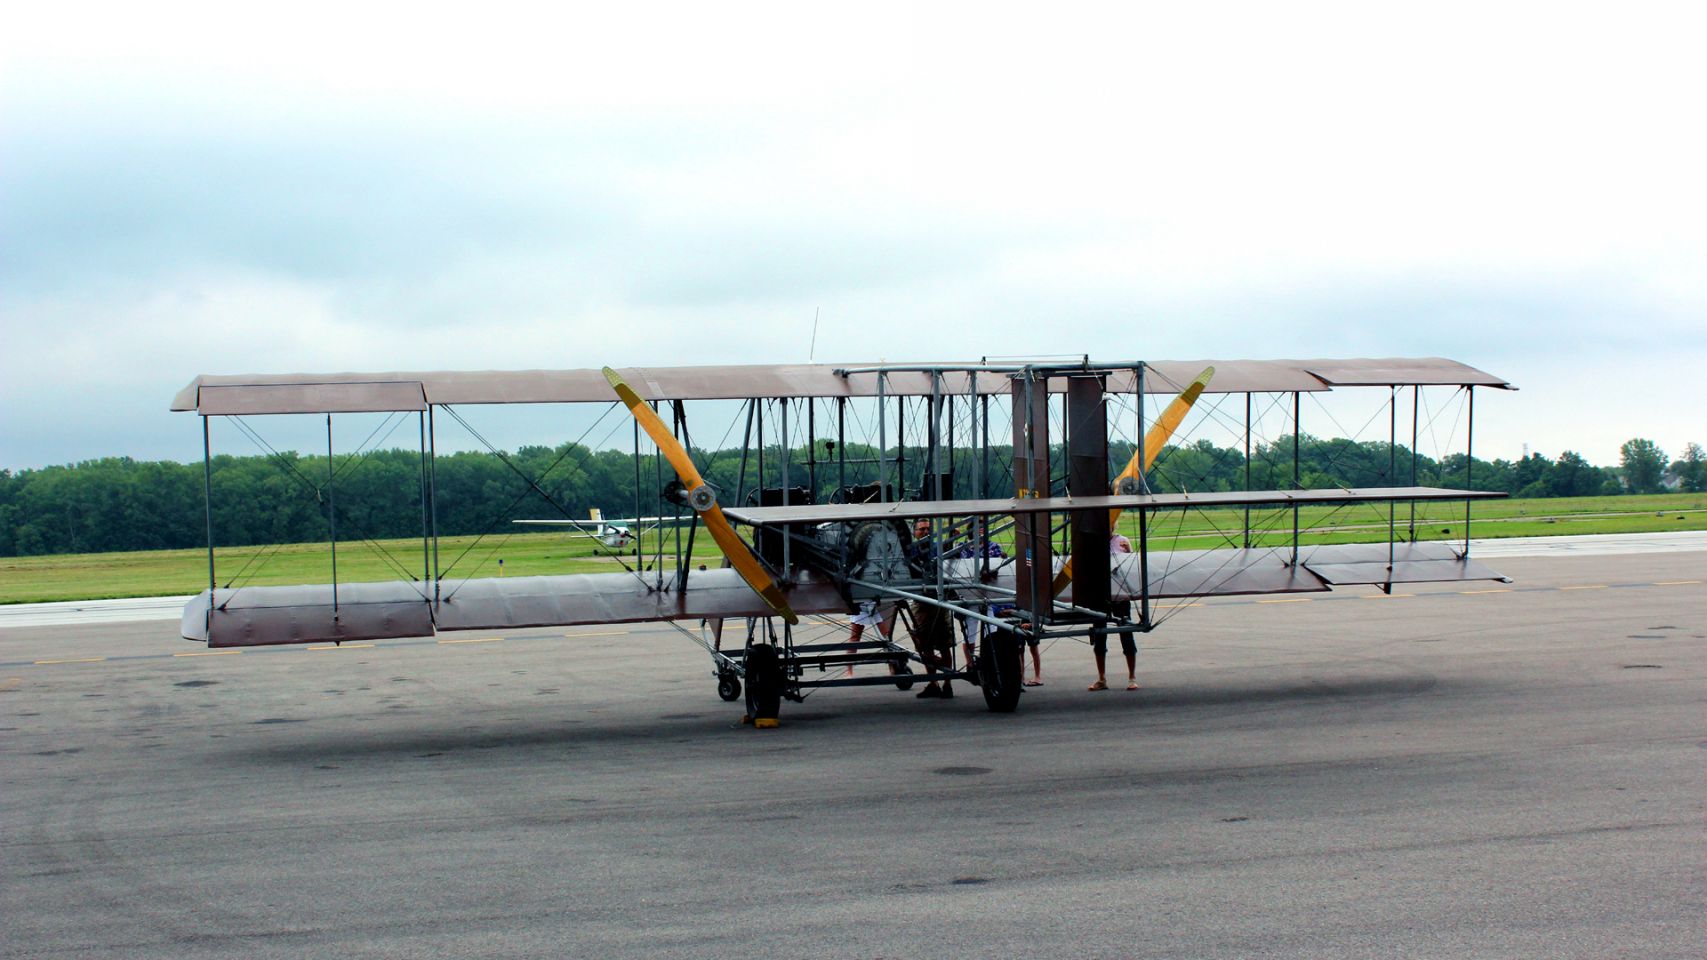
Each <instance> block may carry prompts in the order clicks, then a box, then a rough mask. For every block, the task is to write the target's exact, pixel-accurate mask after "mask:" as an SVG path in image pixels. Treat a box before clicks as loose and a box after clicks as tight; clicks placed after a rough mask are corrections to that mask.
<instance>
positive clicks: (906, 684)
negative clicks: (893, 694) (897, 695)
mask: <svg viewBox="0 0 1707 960" xmlns="http://www.w3.org/2000/svg"><path fill="white" fill-rule="evenodd" d="M895 689H897V690H900V691H903V692H905V691H908V690H911V689H913V665H912V664H910V663H908V662H907V661H905V660H897V661H896V662H895Z"/></svg>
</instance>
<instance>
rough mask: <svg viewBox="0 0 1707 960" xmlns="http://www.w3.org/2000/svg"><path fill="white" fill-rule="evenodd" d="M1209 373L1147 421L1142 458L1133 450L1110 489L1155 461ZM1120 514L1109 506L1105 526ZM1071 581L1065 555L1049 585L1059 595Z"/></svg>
mask: <svg viewBox="0 0 1707 960" xmlns="http://www.w3.org/2000/svg"><path fill="white" fill-rule="evenodd" d="M1213 376H1215V368H1214V367H1204V368H1203V372H1202V373H1200V374H1198V375H1197V379H1196V380H1193V381H1192V382H1191V383H1190V384H1189V385H1187V386H1186V388H1185V389H1184V390H1182V391H1180V395H1179V396H1177V397H1175V398H1174V399H1173V402H1172V403H1170V404H1168V407H1167V409H1166V410H1163V411H1162V415H1161V416H1159V417H1157V418H1156V422H1155V423H1153V424H1151V425H1150V429H1149V430H1147V431H1145V432H1144V447H1143V458H1142V459H1143V462H1142V463H1140V462H1139V459H1140V458H1139V454H1138V451H1136V450H1134V451H1133V452H1132V459H1131V460H1129V461H1127V463H1126V469H1125V470H1122V471H1121V472H1120V476H1118V477H1115V478H1114V489H1115V490H1116V491H1119V490H1120V488H1121V486H1122V485H1123V484H1125V483H1126V481H1128V480H1137V479H1138V478H1139V476H1141V475H1142V474H1143V473H1144V472H1145V471H1146V470H1149V469H1150V465H1151V464H1152V463H1155V462H1156V455H1157V454H1159V453H1161V452H1162V448H1163V447H1165V446H1167V445H1168V438H1170V437H1172V436H1173V435H1174V431H1175V430H1178V429H1179V425H1180V423H1182V422H1183V421H1184V420H1185V415H1186V413H1188V412H1189V411H1190V410H1191V405H1192V404H1194V403H1196V402H1197V398H1198V397H1201V396H1203V390H1204V388H1205V387H1207V386H1209V378H1210V377H1213ZM1120 514H1121V511H1120V510H1119V509H1118V508H1110V509H1109V511H1108V528H1109V529H1110V530H1113V529H1114V525H1115V524H1117V523H1119V522H1120ZM1072 582H1073V558H1072V557H1068V558H1067V562H1066V563H1064V564H1062V565H1061V572H1060V573H1058V574H1056V575H1055V583H1054V585H1053V586H1054V592H1055V594H1056V595H1059V594H1060V593H1061V591H1063V590H1065V589H1067V584H1069V583H1072Z"/></svg>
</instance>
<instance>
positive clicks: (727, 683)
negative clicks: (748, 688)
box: [717, 673, 741, 703]
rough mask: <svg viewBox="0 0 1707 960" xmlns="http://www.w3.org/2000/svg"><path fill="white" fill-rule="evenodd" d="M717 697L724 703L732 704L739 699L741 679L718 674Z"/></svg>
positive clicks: (730, 674)
mask: <svg viewBox="0 0 1707 960" xmlns="http://www.w3.org/2000/svg"><path fill="white" fill-rule="evenodd" d="M717 695H718V696H720V697H722V698H723V702H725V703H734V702H735V701H737V700H739V699H741V678H740V677H737V676H736V675H735V674H733V673H720V674H718V675H717Z"/></svg>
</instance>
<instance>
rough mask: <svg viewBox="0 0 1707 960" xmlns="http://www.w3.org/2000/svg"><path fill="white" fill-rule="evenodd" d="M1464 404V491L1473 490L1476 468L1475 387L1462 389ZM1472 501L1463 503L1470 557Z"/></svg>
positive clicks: (1466, 541)
mask: <svg viewBox="0 0 1707 960" xmlns="http://www.w3.org/2000/svg"><path fill="white" fill-rule="evenodd" d="M1464 396H1465V398H1466V399H1465V403H1466V404H1467V405H1468V406H1469V410H1468V411H1467V413H1466V414H1465V417H1464V489H1466V490H1474V489H1476V487H1475V480H1474V473H1473V471H1474V470H1475V468H1476V385H1475V384H1473V383H1472V384H1469V385H1467V386H1465V387H1464ZM1473 502H1474V501H1472V500H1468V499H1466V500H1465V501H1464V556H1466V557H1468V556H1469V555H1470V504H1471V503H1473Z"/></svg>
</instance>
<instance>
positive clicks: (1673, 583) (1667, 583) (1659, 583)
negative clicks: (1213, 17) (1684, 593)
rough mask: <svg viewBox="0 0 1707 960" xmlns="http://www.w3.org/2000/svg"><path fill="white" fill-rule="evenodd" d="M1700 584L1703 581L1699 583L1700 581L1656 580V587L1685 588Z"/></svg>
mask: <svg viewBox="0 0 1707 960" xmlns="http://www.w3.org/2000/svg"><path fill="white" fill-rule="evenodd" d="M1700 582H1701V581H1699V580H1655V581H1654V586H1656V587H1681V586H1684V585H1686V584H1691V583H1700Z"/></svg>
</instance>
